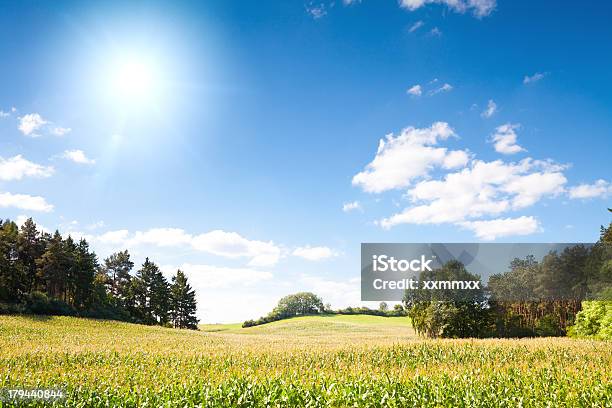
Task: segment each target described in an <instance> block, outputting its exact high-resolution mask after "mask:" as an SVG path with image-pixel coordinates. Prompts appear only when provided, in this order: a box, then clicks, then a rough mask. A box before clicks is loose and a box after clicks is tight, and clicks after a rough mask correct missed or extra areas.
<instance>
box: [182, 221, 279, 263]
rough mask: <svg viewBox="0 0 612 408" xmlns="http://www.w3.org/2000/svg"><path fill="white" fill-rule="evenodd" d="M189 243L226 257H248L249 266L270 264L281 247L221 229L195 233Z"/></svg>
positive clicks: (275, 261) (273, 261) (199, 248)
mask: <svg viewBox="0 0 612 408" xmlns="http://www.w3.org/2000/svg"><path fill="white" fill-rule="evenodd" d="M191 245H192V246H193V247H194V248H195V249H197V250H199V251H204V252H208V253H211V254H214V255H219V256H224V257H227V258H240V257H247V258H250V261H249V265H250V266H271V265H274V264H276V263H277V262H278V260H279V259H280V256H281V249H280V248H279V247H278V246H276V245H275V244H274V243H273V242H272V241H269V242H264V241H254V240H248V239H246V238H244V237H242V236H241V235H240V234H237V233H235V232H226V231H222V230H215V231H210V232H207V233H205V234H200V235H196V236H195V237H193V239H192V241H191Z"/></svg>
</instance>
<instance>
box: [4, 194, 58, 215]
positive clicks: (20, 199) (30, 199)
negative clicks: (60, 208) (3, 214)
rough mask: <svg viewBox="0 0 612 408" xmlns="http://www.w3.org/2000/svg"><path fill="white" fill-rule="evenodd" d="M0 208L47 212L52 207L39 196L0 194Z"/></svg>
mask: <svg viewBox="0 0 612 408" xmlns="http://www.w3.org/2000/svg"><path fill="white" fill-rule="evenodd" d="M0 207H2V208H8V207H14V208H19V209H22V210H27V211H42V212H49V211H51V210H53V206H52V205H51V204H49V203H47V201H46V200H45V199H44V198H43V197H40V196H31V195H27V194H12V193H0Z"/></svg>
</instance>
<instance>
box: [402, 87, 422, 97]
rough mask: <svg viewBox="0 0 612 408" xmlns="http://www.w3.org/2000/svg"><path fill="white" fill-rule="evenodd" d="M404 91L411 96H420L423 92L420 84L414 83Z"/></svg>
mask: <svg viewBox="0 0 612 408" xmlns="http://www.w3.org/2000/svg"><path fill="white" fill-rule="evenodd" d="M406 93H407V94H408V95H412V96H421V95H422V94H423V89H422V88H421V85H414V86H412V87H410V88H408V90H407V91H406Z"/></svg>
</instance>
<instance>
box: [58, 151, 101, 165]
mask: <svg viewBox="0 0 612 408" xmlns="http://www.w3.org/2000/svg"><path fill="white" fill-rule="evenodd" d="M62 158H64V159H66V160H70V161H73V162H75V163H79V164H94V163H95V162H96V161H95V160H92V159H90V158H88V157H87V155H85V152H83V151H82V150H78V149H77V150H66V151H64V153H63V154H62Z"/></svg>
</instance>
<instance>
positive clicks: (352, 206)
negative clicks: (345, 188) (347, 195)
mask: <svg viewBox="0 0 612 408" xmlns="http://www.w3.org/2000/svg"><path fill="white" fill-rule="evenodd" d="M354 210H361V204H360V203H359V201H352V202H350V203H344V204H343V205H342V211H344V212H349V211H354Z"/></svg>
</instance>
